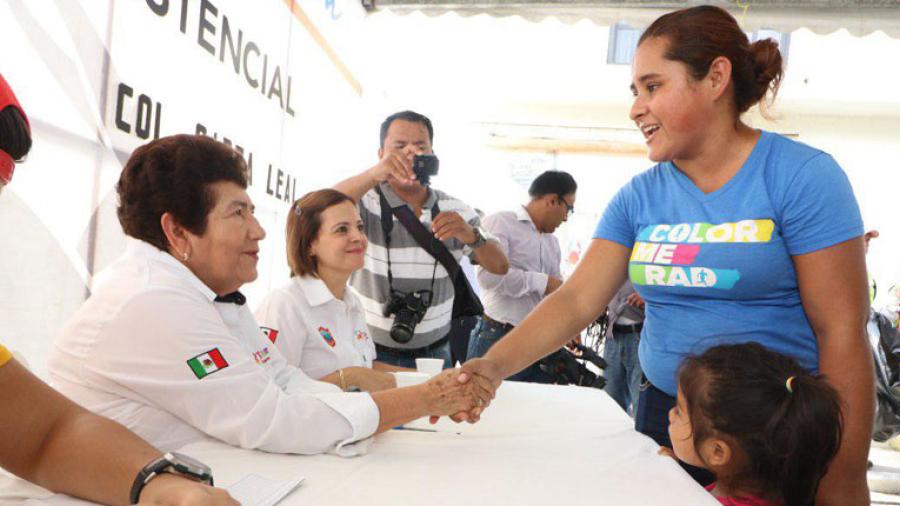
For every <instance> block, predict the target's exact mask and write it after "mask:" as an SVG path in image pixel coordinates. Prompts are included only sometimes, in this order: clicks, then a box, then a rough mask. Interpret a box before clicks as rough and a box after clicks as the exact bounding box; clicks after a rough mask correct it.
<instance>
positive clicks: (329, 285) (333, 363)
mask: <svg viewBox="0 0 900 506" xmlns="http://www.w3.org/2000/svg"><path fill="white" fill-rule="evenodd" d="M286 239H287V259H288V265H289V266H290V268H291V280H290V282H289V283H287V284H286V285H285V286H283V287H281V288H279V289H277V290H275V291H274V292H272V293H270V294H269V295H268V297H266V299H265V300H264V301H263V303H262V305H260V307H259V309H258V310H257V311H256V319H257V321H258V322H259V324H260V325H261V326H262V328H263V333H264V334H266V335H267V337H268V338H269V340H270V341H272V342H273V343H275V346H277V347H278V350H279V351H281V353H282V355H284V357H285V359H287V361H288V363H289V364H291V365H294V366H296V367H299V368H300V369H302V370H303V372H305V373H306V374H307V375H308V376H309V377H311V378H316V379H319V380H320V381H324V382H328V383H332V384H334V385H337V386H339V387H341V388H342V389H344V390H347V389H351V388H358V389H360V390H364V391H378V390H384V389H388V388H394V387H395V386H396V383H395V381H394V376H393V375H392V374H389V373H390V371H401V370H406V369H403V368H400V367H396V366H392V365H388V364H384V363H381V362H376V361H375V342H374V341H373V340H372V338H371V337H370V336H369V331H368V328H367V327H366V316H365V310H364V308H363V307H362V304H361V303H360V300H359V298H358V297H357V296H356V295H355V294H354V293H353V292H352V291H351V290H350V289H349V287H348V285H347V282H348V280H349V279H350V275H351V274H353V272H354V271H357V270H359V269H361V268H362V266H363V262H364V261H365V253H366V247H367V246H368V240H367V239H366V235H365V233H364V231H363V225H362V219H361V218H360V216H359V211H358V210H357V208H356V205H354V203H353V200H351V199H350V197H348V196H346V195H344V194H343V193H341V192H339V191H337V190H332V189H325V190H318V191H314V192H311V193H308V194H306V195H304V196H303V197H301V198H300V199H299V200H297V201H296V202H294V205H293V206H291V212H290V213H289V214H288V220H287V233H286Z"/></svg>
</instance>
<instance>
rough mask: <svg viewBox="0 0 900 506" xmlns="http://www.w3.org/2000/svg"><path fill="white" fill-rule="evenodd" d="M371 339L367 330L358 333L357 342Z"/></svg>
mask: <svg viewBox="0 0 900 506" xmlns="http://www.w3.org/2000/svg"><path fill="white" fill-rule="evenodd" d="M368 339H369V334H368V332H366V331H365V330H357V331H356V340H357V341H367V340H368Z"/></svg>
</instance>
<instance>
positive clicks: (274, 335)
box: [259, 327, 278, 344]
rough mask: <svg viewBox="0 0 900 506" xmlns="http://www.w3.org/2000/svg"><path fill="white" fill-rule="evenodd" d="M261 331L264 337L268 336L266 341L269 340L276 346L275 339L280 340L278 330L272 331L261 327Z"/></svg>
mask: <svg viewBox="0 0 900 506" xmlns="http://www.w3.org/2000/svg"><path fill="white" fill-rule="evenodd" d="M259 330H262V333H263V335H264V336H266V339H268V340H269V342H271V343H272V344H275V339H277V338H278V331H277V330H275V329H270V328H269V327H260V328H259Z"/></svg>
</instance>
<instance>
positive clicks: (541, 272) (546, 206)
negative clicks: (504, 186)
mask: <svg viewBox="0 0 900 506" xmlns="http://www.w3.org/2000/svg"><path fill="white" fill-rule="evenodd" d="M577 189H578V185H577V184H576V183H575V179H574V178H573V177H572V176H571V175H569V174H568V173H566V172H561V171H547V172H544V173H543V174H541V175H539V176H538V177H537V178H535V180H534V181H533V182H532V183H531V187H530V188H529V189H528V194H529V196H530V197H531V200H530V201H529V202H528V204H526V205H525V206H522V207H520V208H519V209H517V210H516V211H503V212H500V213H496V214H492V215H490V216H488V217H487V218H485V219H484V222H483V225H484V228H485V229H486V230H487V231H488V233H490V234H491V235H492V236H494V237H495V238H496V239H497V240H498V241H499V242H500V247H501V249H502V250H503V252H504V253H505V254H506V256H507V258H509V272H507V273H506V274H505V275H502V276H500V275H496V274H491V273H490V272H488V271H486V270H485V269H483V268H481V267H478V268H477V269H476V273H477V274H476V275H477V278H478V284H479V285H480V286H481V301H482V303H483V304H484V319H483V322H482V324H481V326H480V327H477V328H476V330H475V331H474V332H473V336H472V340H471V342H470V344H469V353H468V358H470V359H471V358H475V357H480V356H483V355H484V354H485V353H487V351H488V350H489V349H490V347H491V346H493V344H494V343H496V342H497V341H498V340H500V338H502V337H503V336H504V335H506V333H507V332H509V331H510V330H512V329H513V327H515V326H516V325H518V324H519V323H520V322H521V321H522V320H523V319H525V316H527V315H528V313H530V312H531V310H533V309H534V308H535V306H537V305H538V303H539V302H540V301H541V299H543V298H544V297H545V296H546V295H548V294H550V293H552V292H553V291H554V290H556V289H557V288H559V286H560V285H561V284H562V276H561V274H560V270H559V266H560V260H561V253H560V247H559V241H558V240H557V239H556V237H555V236H554V235H553V232H554V231H555V230H556V229H557V227H559V226H560V224H562V223H563V222H564V221H566V220H567V219H568V217H569V216H570V215H571V214H572V213H573V212H574V211H575V192H576V190H577ZM509 379H512V380H518V381H532V382H540V383H549V382H551V378H550V377H549V375H547V374H546V373H544V372H543V371H541V370H540V368H539V367H538V366H537V364H532V365H531V366H530V367H528V368H527V369H525V370H524V371H522V372H520V373H518V374H516V375H514V376H512V377H510V378H509Z"/></svg>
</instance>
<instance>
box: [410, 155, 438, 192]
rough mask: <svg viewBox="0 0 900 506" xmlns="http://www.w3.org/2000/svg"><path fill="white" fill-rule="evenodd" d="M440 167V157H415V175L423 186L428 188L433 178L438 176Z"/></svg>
mask: <svg viewBox="0 0 900 506" xmlns="http://www.w3.org/2000/svg"><path fill="white" fill-rule="evenodd" d="M438 165H439V164H438V157H437V156H435V155H416V156H414V157H413V164H412V169H413V174H415V175H416V179H417V180H418V181H419V182H420V183H422V185H425V186H427V185H428V183H429V182H430V179H431V176H436V175H437V173H438Z"/></svg>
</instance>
